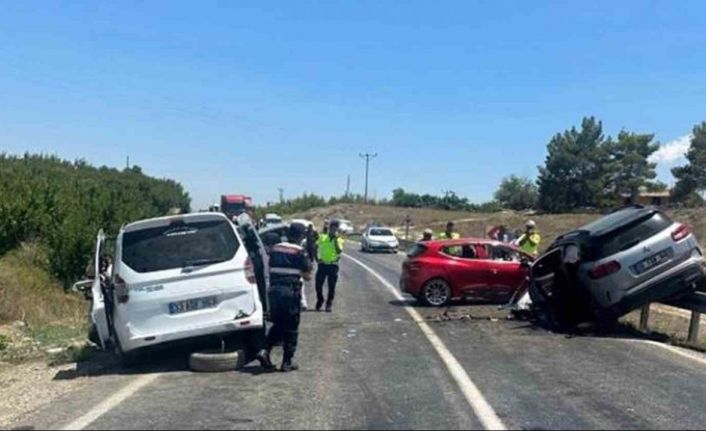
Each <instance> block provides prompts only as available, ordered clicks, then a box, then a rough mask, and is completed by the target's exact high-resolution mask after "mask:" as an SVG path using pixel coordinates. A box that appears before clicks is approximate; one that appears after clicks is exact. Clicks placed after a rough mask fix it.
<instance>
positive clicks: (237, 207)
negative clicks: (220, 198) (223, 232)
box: [221, 202, 247, 215]
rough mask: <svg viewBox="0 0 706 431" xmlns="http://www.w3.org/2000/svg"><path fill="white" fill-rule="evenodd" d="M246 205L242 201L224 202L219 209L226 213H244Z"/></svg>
mask: <svg viewBox="0 0 706 431" xmlns="http://www.w3.org/2000/svg"><path fill="white" fill-rule="evenodd" d="M246 209H247V206H246V205H245V204H244V203H242V202H226V203H224V204H223V205H222V206H221V211H223V212H224V213H226V214H231V215H240V214H242V213H244V212H245V211H246Z"/></svg>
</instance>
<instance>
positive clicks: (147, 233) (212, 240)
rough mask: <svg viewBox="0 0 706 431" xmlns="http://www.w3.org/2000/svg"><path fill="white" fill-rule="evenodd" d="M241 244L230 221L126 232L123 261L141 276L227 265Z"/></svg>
mask: <svg viewBox="0 0 706 431" xmlns="http://www.w3.org/2000/svg"><path fill="white" fill-rule="evenodd" d="M239 246H240V244H239V242H238V238H237V237H236V236H235V233H234V232H233V228H232V227H231V225H230V223H229V222H228V221H226V220H213V221H201V222H194V223H189V222H180V223H176V224H171V225H167V226H159V227H154V228H149V229H142V230H137V231H132V232H126V233H125V234H124V235H123V250H122V261H123V262H124V263H125V264H126V265H127V266H129V267H130V268H132V269H133V270H135V271H137V272H141V273H145V272H153V271H164V270H168V269H175V268H183V267H186V266H192V265H194V266H198V265H207V264H214V263H219V262H225V261H228V260H231V259H233V257H234V256H235V253H236V252H237V251H238V248H239Z"/></svg>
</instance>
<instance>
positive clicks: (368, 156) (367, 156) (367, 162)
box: [360, 153, 378, 204]
mask: <svg viewBox="0 0 706 431" xmlns="http://www.w3.org/2000/svg"><path fill="white" fill-rule="evenodd" d="M377 156H378V153H375V154H370V153H365V154H360V157H361V158H362V159H365V203H366V204H367V203H368V172H369V167H370V160H371V159H374V158H375V157H377Z"/></svg>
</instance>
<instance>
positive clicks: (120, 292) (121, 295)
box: [113, 275, 130, 304]
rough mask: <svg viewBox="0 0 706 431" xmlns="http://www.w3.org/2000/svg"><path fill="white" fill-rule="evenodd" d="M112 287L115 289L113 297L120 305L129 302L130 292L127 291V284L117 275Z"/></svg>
mask: <svg viewBox="0 0 706 431" xmlns="http://www.w3.org/2000/svg"><path fill="white" fill-rule="evenodd" d="M113 287H114V288H115V297H116V298H117V300H118V302H119V303H120V304H127V302H128V301H129V300H130V290H129V289H128V287H127V284H126V283H125V280H123V279H122V278H120V276H119V275H116V276H115V282H114V283H113Z"/></svg>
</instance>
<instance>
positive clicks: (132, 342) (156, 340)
mask: <svg viewBox="0 0 706 431" xmlns="http://www.w3.org/2000/svg"><path fill="white" fill-rule="evenodd" d="M263 326H264V319H263V314H262V310H260V309H258V310H256V311H255V313H253V314H252V315H250V316H247V317H243V318H241V319H233V320H227V321H218V322H209V323H206V324H202V325H198V326H197V325H194V326H192V327H190V328H186V329H181V330H179V331H172V332H170V331H169V330H168V329H167V330H165V331H163V332H159V333H155V334H135V333H134V332H133V331H132V330H131V328H130V325H129V324H128V325H125V326H124V327H122V328H116V332H117V334H118V337H119V338H120V346H121V347H122V350H123V351H124V352H130V351H132V350H136V349H140V348H143V347H152V346H157V345H160V344H165V343H171V342H175V341H182V340H187V339H191V338H200V337H205V336H209V335H219V334H227V333H232V332H237V331H246V330H251V329H258V328H262V327H263Z"/></svg>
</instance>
